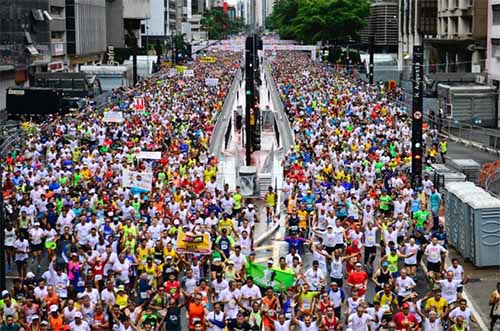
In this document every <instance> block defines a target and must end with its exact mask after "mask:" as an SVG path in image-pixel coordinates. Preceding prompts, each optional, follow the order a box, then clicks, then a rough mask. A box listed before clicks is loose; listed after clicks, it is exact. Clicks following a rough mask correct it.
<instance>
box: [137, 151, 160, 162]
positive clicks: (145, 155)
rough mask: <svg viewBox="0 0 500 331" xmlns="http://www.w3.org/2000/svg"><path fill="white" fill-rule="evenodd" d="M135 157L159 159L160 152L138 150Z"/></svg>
mask: <svg viewBox="0 0 500 331" xmlns="http://www.w3.org/2000/svg"><path fill="white" fill-rule="evenodd" d="M137 158H138V159H146V160H161V152H148V151H139V153H137Z"/></svg>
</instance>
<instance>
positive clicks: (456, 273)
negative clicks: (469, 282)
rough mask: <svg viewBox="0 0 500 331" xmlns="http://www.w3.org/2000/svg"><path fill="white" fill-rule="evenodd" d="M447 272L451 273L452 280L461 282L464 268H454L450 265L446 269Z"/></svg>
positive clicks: (459, 266)
mask: <svg viewBox="0 0 500 331" xmlns="http://www.w3.org/2000/svg"><path fill="white" fill-rule="evenodd" d="M446 271H447V272H449V271H451V272H453V279H456V280H460V281H461V280H462V275H463V274H464V268H463V267H462V266H461V265H460V264H459V265H458V266H457V267H456V268H455V267H453V266H452V265H451V266H449V267H448V269H447V270H446Z"/></svg>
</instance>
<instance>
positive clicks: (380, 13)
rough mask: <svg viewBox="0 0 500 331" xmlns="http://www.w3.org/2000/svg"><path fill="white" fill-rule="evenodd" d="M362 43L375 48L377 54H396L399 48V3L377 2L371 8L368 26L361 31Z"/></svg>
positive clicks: (393, 0)
mask: <svg viewBox="0 0 500 331" xmlns="http://www.w3.org/2000/svg"><path fill="white" fill-rule="evenodd" d="M360 35H361V41H362V43H364V44H365V45H369V44H370V40H371V38H373V46H374V48H375V52H376V53H396V52H397V48H398V1H397V0H376V1H374V2H373V3H372V5H371V7H370V16H369V17H368V24H367V26H366V27H365V28H364V29H363V30H362V31H361V33H360Z"/></svg>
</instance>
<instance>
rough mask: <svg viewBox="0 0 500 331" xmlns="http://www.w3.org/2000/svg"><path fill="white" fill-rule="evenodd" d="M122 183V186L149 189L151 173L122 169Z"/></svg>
mask: <svg viewBox="0 0 500 331" xmlns="http://www.w3.org/2000/svg"><path fill="white" fill-rule="evenodd" d="M122 185H123V187H130V188H136V189H140V190H144V191H151V186H152V185H153V173H152V172H138V171H131V170H123V174H122Z"/></svg>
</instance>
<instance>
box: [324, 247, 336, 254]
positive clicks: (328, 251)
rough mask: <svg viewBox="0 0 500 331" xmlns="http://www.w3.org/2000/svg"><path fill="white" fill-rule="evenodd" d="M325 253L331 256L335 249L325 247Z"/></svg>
mask: <svg viewBox="0 0 500 331" xmlns="http://www.w3.org/2000/svg"><path fill="white" fill-rule="evenodd" d="M325 251H326V252H327V253H328V254H330V255H331V254H332V253H333V252H334V251H335V247H329V246H325Z"/></svg>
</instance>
